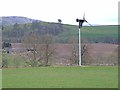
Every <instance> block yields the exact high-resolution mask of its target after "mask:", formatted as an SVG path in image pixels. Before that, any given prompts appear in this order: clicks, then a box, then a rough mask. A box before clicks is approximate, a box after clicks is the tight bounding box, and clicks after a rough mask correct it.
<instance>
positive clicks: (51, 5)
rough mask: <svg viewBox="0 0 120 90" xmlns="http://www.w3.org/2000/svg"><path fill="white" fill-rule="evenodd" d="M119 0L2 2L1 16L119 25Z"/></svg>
mask: <svg viewBox="0 0 120 90" xmlns="http://www.w3.org/2000/svg"><path fill="white" fill-rule="evenodd" d="M118 1H119V0H0V11H1V13H0V14H1V15H0V16H24V17H29V18H32V19H39V20H43V21H48V22H57V20H58V19H62V22H63V23H65V24H78V23H77V22H76V21H75V20H76V18H82V17H83V14H84V12H85V18H86V20H87V21H88V22H89V23H91V24H100V25H105V24H118Z"/></svg>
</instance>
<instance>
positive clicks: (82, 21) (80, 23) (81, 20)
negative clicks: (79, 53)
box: [76, 13, 92, 28]
mask: <svg viewBox="0 0 120 90" xmlns="http://www.w3.org/2000/svg"><path fill="white" fill-rule="evenodd" d="M76 22H79V28H81V27H82V25H83V23H84V22H86V23H88V21H87V20H85V13H84V16H83V19H78V18H77V19H76ZM88 24H89V23H88ZM89 25H90V26H92V25H91V24H89Z"/></svg>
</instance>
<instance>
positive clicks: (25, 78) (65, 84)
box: [2, 66, 118, 88]
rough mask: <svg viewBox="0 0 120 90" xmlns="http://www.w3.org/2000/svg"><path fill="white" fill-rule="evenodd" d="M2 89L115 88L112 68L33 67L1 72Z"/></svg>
mask: <svg viewBox="0 0 120 90" xmlns="http://www.w3.org/2000/svg"><path fill="white" fill-rule="evenodd" d="M2 74H3V77H2V85H3V86H2V87H3V88H117V87H118V68H117V67H112V66H92V67H91V66H86V67H35V68H8V69H3V70H2Z"/></svg>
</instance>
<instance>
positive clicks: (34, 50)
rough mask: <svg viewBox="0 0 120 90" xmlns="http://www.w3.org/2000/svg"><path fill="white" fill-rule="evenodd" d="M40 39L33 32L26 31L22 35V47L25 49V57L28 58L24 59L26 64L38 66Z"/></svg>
mask: <svg viewBox="0 0 120 90" xmlns="http://www.w3.org/2000/svg"><path fill="white" fill-rule="evenodd" d="M40 40H41V39H40V37H39V36H38V35H37V34H36V33H34V32H31V33H27V34H25V35H24V37H23V41H22V43H23V46H24V48H23V49H24V50H25V57H27V58H28V60H26V63H27V64H28V65H31V66H38V62H39V61H40V59H41V51H40V47H39V46H40Z"/></svg>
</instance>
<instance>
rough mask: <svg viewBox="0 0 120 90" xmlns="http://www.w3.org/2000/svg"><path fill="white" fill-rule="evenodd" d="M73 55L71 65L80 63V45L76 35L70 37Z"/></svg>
mask: <svg viewBox="0 0 120 90" xmlns="http://www.w3.org/2000/svg"><path fill="white" fill-rule="evenodd" d="M69 43H70V49H71V55H70V58H69V59H70V65H73V64H76V63H78V45H77V39H76V38H75V37H71V38H70V39H69Z"/></svg>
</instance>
